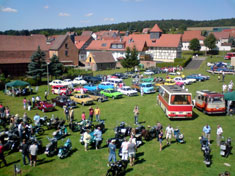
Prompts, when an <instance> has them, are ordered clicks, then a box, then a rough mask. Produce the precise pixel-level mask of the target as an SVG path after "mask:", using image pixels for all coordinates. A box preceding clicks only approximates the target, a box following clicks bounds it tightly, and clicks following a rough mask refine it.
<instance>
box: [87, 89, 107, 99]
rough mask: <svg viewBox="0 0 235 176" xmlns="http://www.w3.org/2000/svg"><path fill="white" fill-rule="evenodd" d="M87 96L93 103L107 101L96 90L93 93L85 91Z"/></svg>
mask: <svg viewBox="0 0 235 176" xmlns="http://www.w3.org/2000/svg"><path fill="white" fill-rule="evenodd" d="M87 94H88V95H89V97H91V98H92V99H93V100H94V101H98V102H104V101H107V100H108V98H107V97H106V96H104V95H103V94H101V93H100V92H99V91H97V90H93V91H87Z"/></svg>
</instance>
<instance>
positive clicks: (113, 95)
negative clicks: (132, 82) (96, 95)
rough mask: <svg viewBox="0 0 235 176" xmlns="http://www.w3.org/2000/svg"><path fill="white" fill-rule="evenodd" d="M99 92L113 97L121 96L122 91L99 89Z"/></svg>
mask: <svg viewBox="0 0 235 176" xmlns="http://www.w3.org/2000/svg"><path fill="white" fill-rule="evenodd" d="M100 94H102V95H104V96H106V97H110V98H113V99H116V98H122V93H121V92H117V91H114V90H113V89H105V90H102V91H100Z"/></svg>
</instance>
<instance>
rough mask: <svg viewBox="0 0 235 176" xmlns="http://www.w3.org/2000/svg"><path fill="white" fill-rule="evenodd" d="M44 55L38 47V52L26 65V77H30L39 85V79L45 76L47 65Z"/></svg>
mask: <svg viewBox="0 0 235 176" xmlns="http://www.w3.org/2000/svg"><path fill="white" fill-rule="evenodd" d="M45 56H46V54H45V53H44V52H43V51H42V50H41V49H40V46H38V50H37V51H36V52H35V53H33V55H32V56H31V62H30V63H29V65H28V72H27V73H28V75H29V76H32V77H33V78H34V79H36V80H37V81H38V82H39V83H41V80H42V79H41V78H42V77H43V76H46V75H47V64H46V61H45Z"/></svg>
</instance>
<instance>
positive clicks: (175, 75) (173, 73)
mask: <svg viewBox="0 0 235 176" xmlns="http://www.w3.org/2000/svg"><path fill="white" fill-rule="evenodd" d="M168 76H169V78H172V79H173V78H175V77H178V76H180V77H182V78H184V77H185V75H184V74H183V73H182V72H170V73H168Z"/></svg>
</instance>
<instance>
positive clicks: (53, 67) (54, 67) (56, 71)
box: [48, 55, 63, 78]
mask: <svg viewBox="0 0 235 176" xmlns="http://www.w3.org/2000/svg"><path fill="white" fill-rule="evenodd" d="M50 61H51V62H50V64H49V65H48V69H49V74H50V75H51V76H55V77H56V78H57V77H58V76H60V75H62V73H63V64H62V63H61V62H60V61H59V58H58V57H57V56H56V55H53V56H52V58H50Z"/></svg>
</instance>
